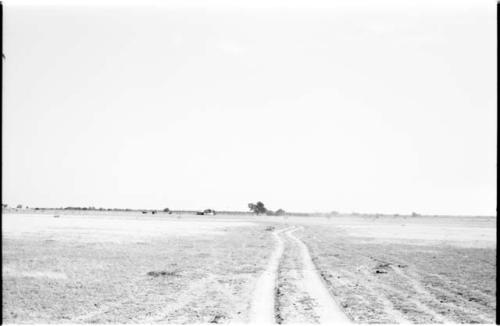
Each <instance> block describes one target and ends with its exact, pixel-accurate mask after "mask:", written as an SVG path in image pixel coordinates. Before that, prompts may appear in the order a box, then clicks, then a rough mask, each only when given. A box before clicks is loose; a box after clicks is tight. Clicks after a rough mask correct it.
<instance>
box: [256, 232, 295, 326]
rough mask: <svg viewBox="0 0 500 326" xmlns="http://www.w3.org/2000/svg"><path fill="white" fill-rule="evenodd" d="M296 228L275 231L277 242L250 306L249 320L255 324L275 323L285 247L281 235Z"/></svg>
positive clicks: (258, 281) (274, 235)
mask: <svg viewBox="0 0 500 326" xmlns="http://www.w3.org/2000/svg"><path fill="white" fill-rule="evenodd" d="M291 229H294V227H288V228H284V229H281V230H277V231H274V232H273V237H274V240H275V242H276V248H275V249H274V251H273V253H272V254H271V257H270V259H269V263H268V265H267V268H266V270H265V271H264V272H263V273H262V275H261V276H260V278H259V279H258V280H257V284H256V286H255V290H254V295H253V299H252V303H251V307H250V314H249V321H250V322H251V323H255V324H274V323H276V320H275V313H274V312H275V310H276V308H275V287H276V278H277V273H278V268H279V264H280V260H281V256H282V255H283V251H284V249H285V244H284V241H283V238H282V237H281V236H280V235H281V234H282V233H283V232H285V231H288V230H291Z"/></svg>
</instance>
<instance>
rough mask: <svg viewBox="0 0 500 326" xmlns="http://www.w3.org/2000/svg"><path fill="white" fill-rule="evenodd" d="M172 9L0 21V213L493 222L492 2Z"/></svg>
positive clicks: (31, 11) (40, 12)
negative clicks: (253, 207) (263, 213)
mask: <svg viewBox="0 0 500 326" xmlns="http://www.w3.org/2000/svg"><path fill="white" fill-rule="evenodd" d="M139 3H140V2H137V4H139ZM187 3H188V4H190V5H187V4H186V3H184V5H183V4H182V3H181V2H165V3H163V4H160V3H159V2H157V3H153V2H152V3H150V4H149V5H143V6H133V5H130V4H129V5H128V6H125V5H124V6H111V5H107V6H106V5H100V6H97V5H88V6H82V5H65V6H62V5H54V4H53V5H50V6H41V5H36V4H35V3H32V4H31V5H27V4H24V5H21V4H15V3H9V2H7V3H6V4H4V54H5V56H6V59H5V60H4V62H3V64H4V76H3V80H4V89H3V92H4V93H3V94H4V97H3V99H4V102H3V144H2V145H3V146H2V150H3V165H2V170H3V171H2V172H3V182H2V188H3V192H2V193H3V202H4V203H8V204H9V205H11V206H13V205H16V204H24V205H29V206H41V207H61V206H95V207H123V208H164V207H169V208H170V209H204V208H214V209H219V210H223V209H225V210H247V204H248V203H249V202H255V201H259V200H260V201H263V202H264V203H265V204H266V206H267V207H269V208H270V209H278V208H283V209H284V210H286V211H331V210H337V211H341V212H352V211H358V212H374V213H375V212H381V213H409V212H412V211H415V212H419V213H436V214H489V215H496V151H497V144H496V132H497V123H496V121H497V115H496V70H497V69H496V68H497V67H496V55H497V53H496V52H497V51H496V50H497V45H496V8H495V6H496V3H495V2H493V1H472V0H471V1H468V2H466V1H462V2H455V1H454V2H439V1H433V2H431V1H422V2H419V1H401V2H398V5H389V3H385V4H384V5H379V4H377V5H375V4H374V2H372V3H373V4H372V5H370V2H363V5H361V4H360V2H356V1H352V2H339V3H338V5H333V4H331V3H330V4H328V3H326V2H315V1H311V2H309V1H307V2H306V1H305V0H304V1H303V2H300V1H294V2H290V5H289V6H287V5H286V3H285V2H276V1H274V2H272V1H271V2H266V3H264V2H255V4H254V5H252V6H249V5H248V4H249V2H241V1H237V2H233V3H231V2H224V3H217V5H215V4H214V5H208V3H210V2H187ZM259 4H260V5H262V6H261V7H259ZM264 4H274V5H264ZM308 4H310V6H309V7H308Z"/></svg>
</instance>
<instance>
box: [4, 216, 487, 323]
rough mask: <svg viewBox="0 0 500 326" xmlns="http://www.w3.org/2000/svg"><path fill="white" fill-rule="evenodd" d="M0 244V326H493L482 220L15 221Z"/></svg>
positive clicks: (29, 218) (11, 220) (6, 221)
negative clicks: (344, 325)
mask: <svg viewBox="0 0 500 326" xmlns="http://www.w3.org/2000/svg"><path fill="white" fill-rule="evenodd" d="M54 214H56V215H58V216H59V217H58V218H56V217H54ZM2 245H3V246H2V248H3V249H2V254H3V261H2V264H3V272H2V285H3V296H2V298H3V299H2V304H3V322H4V323H148V324H151V323H176V324H180V323H181V324H182V323H245V322H260V321H265V322H276V323H283V324H286V323H330V322H333V321H345V322H352V323H494V322H495V319H494V318H495V311H496V299H495V296H496V218H495V217H401V216H400V217H374V216H373V217H370V216H369V217H356V216H338V217H331V218H326V217H291V216H290V217H287V216H285V217H268V216H236V215H234V216H232V215H216V216H194V215H177V214H162V213H160V214H157V215H150V214H148V215H143V214H140V213H137V212H130V213H123V214H120V213H106V214H97V213H96V214H93V213H86V214H79V213H76V212H65V211H61V212H52V213H50V214H35V213H34V212H22V213H20V212H18V213H4V214H3V216H2Z"/></svg>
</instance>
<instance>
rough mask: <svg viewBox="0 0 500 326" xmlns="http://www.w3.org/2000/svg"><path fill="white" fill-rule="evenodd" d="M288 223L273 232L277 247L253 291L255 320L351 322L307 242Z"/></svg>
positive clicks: (252, 311)
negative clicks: (321, 271)
mask: <svg viewBox="0 0 500 326" xmlns="http://www.w3.org/2000/svg"><path fill="white" fill-rule="evenodd" d="M299 229H300V228H297V227H289V228H285V229H281V230H278V231H275V232H273V236H274V237H275V240H276V243H277V245H276V248H275V250H274V251H273V254H272V256H271V258H270V261H269V265H268V268H267V269H266V270H265V271H264V272H263V274H262V275H261V277H260V279H259V281H258V282H257V286H256V289H255V292H254V299H253V303H252V308H251V313H250V321H251V322H252V323H265V324H271V323H278V324H283V323H329V324H333V323H343V324H345V323H350V320H349V319H348V318H347V316H346V315H345V314H344V313H343V312H342V310H341V309H340V308H339V307H338V305H337V303H336V302H335V301H334V299H333V298H332V296H331V295H330V293H329V291H328V289H327V288H326V287H325V284H323V281H322V280H321V278H320V276H319V273H318V271H317V270H316V267H315V266H314V264H313V262H312V260H311V256H310V254H309V250H308V249H307V246H306V245H305V244H304V243H303V242H302V241H301V240H300V239H298V238H297V237H296V236H295V235H293V232H295V231H297V230H299Z"/></svg>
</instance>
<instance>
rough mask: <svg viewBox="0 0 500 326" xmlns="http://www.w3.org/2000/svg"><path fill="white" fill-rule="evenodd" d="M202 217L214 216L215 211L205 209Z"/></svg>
mask: <svg viewBox="0 0 500 326" xmlns="http://www.w3.org/2000/svg"><path fill="white" fill-rule="evenodd" d="M203 215H215V211H214V210H213V209H205V210H204V211H203Z"/></svg>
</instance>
